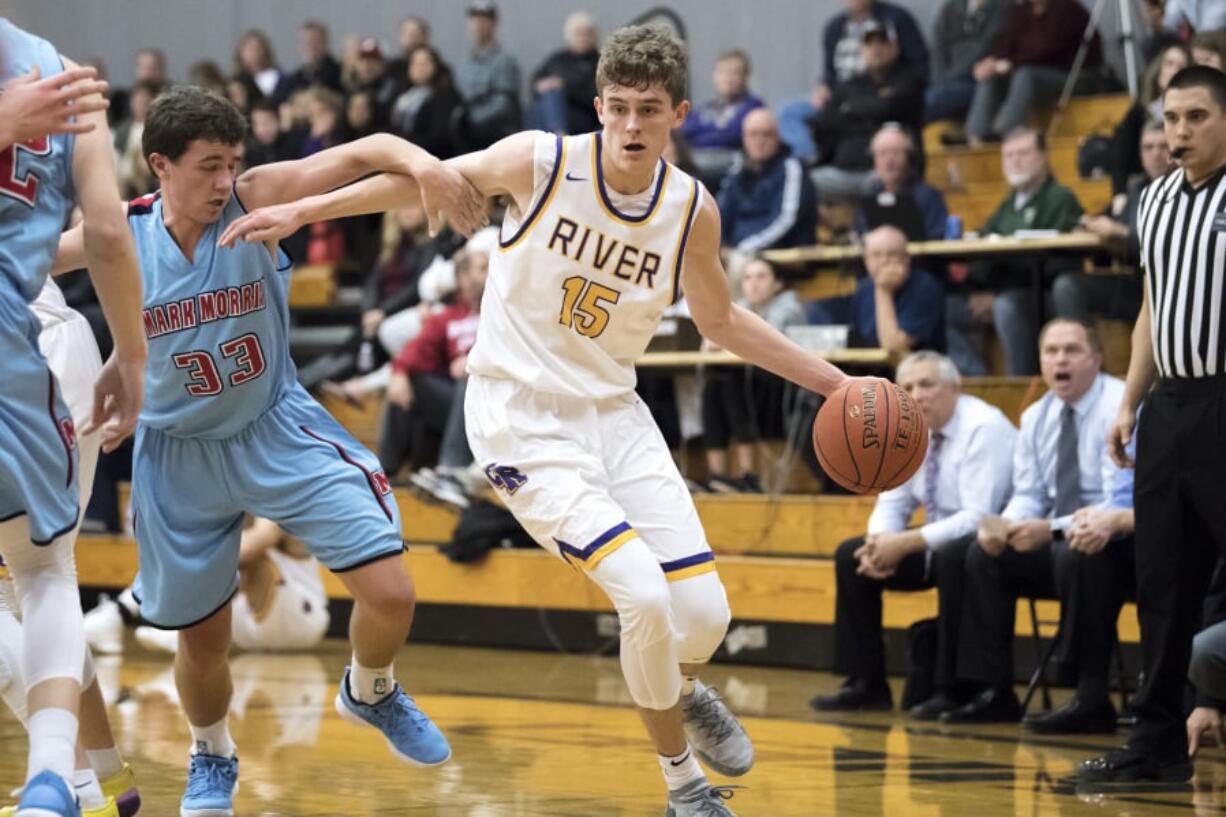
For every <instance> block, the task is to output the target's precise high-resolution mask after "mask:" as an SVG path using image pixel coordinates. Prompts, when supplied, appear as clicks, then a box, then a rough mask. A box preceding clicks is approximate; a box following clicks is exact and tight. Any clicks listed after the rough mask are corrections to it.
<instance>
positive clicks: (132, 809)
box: [87, 763, 140, 817]
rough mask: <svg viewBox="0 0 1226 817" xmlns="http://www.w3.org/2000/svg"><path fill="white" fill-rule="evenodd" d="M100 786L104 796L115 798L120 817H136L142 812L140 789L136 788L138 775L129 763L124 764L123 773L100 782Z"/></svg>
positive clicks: (120, 772)
mask: <svg viewBox="0 0 1226 817" xmlns="http://www.w3.org/2000/svg"><path fill="white" fill-rule="evenodd" d="M98 785H99V786H101V787H102V793H103V795H105V796H107V797H112V798H114V800H115V806H116V807H117V808H118V809H119V817H135V815H136V813H137V812H138V811H140V789H138V788H137V787H136V775H135V774H133V773H132V767H131V766H129V765H128V764H127V763H125V764H123V769H122V770H121V771H119V772H116V773H115V774H113V775H111V776H110V777H108V778H106V779H105V780H99V781H98ZM87 813H88V812H87Z"/></svg>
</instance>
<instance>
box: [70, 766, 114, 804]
mask: <svg viewBox="0 0 1226 817" xmlns="http://www.w3.org/2000/svg"><path fill="white" fill-rule="evenodd" d="M72 782H73V785H74V788H76V790H77V798H78V799H79V800H80V801H81V808H95V809H96V808H102V807H103V806H105V805H106V796H105V795H103V793H102V787H101V786H100V785H98V775H96V774H94V770H93V769H77V772H76V774H75V775H73V781H72Z"/></svg>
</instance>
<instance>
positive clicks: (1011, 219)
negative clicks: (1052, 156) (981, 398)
mask: <svg viewBox="0 0 1226 817" xmlns="http://www.w3.org/2000/svg"><path fill="white" fill-rule="evenodd" d="M1001 160H1002V164H1003V166H1004V176H1005V180H1006V181H1007V182H1008V184H1009V193H1008V195H1007V196H1005V199H1004V201H1002V202H1001V203H1000V206H999V207H997V208H996V212H994V213H993V214H992V215H991V217H989V218H988V220H987V222H986V223H985V224H984V225H983V228H982V229H981V230H980V232H981V233H982V234H983V235H1013V234H1014V233H1015V232H1018V231H1019V230H1057V231H1059V232H1068V231H1069V230H1072V229H1073V228H1074V227H1076V226H1077V225H1078V223H1079V221H1080V219H1081V214H1082V209H1081V204H1080V203H1079V202H1078V201H1077V197H1076V196H1075V195H1074V194H1073V191H1071V190H1069V189H1068V188H1067V187H1064V186H1063V185H1061V184H1060V183H1059V182H1057V181H1056V179H1055V177H1054V176H1052V173H1051V167H1050V165H1049V164H1048V156H1047V140H1046V139H1045V138H1044V136H1043V133H1042V132H1041V131H1037V130H1035V129H1033V128H1018V129H1016V130H1014V131H1013V132H1011V133H1010V134H1008V135H1007V136H1006V137H1005V140H1004V142H1003V143H1002V144H1001ZM1038 263H1039V260H1038V259H1035V258H1029V259H1027V258H1011V257H1009V256H994V257H993V258H992V259H991V260H979V261H975V262H973V263H972V264H971V265H970V270H969V272H968V274H967V277H966V280H965V282H963V286H962V288H961V290H960V291H956V292H951V293H950V294H949V296H948V297H947V298H946V312H947V317H948V320H949V329H948V331H949V356H950V357H952V358H953V359H954V362H955V363H957V364H958V369H959V370H960V371H962V372H963V373H965V374H968V375H971V376H975V377H977V376H982V375H985V374H987V366H986V364H985V363H984V356H983V351H982V350H983V346H984V340H985V338H984V330H985V329H986V328H987V327H988V326H994V327H995V329H996V334H997V336H998V337H999V338H1000V343H1001V346H1002V347H1004V353H1005V373H1006V374H1008V375H1030V374H1034V373H1035V372H1036V371H1038V361H1037V360H1036V344H1035V338H1036V337H1037V335H1038V327H1037V325H1036V323H1037V320H1038V318H1037V316H1036V315H1035V309H1036V306H1037V305H1036V304H1035V303H1034V301H1035V298H1034V294H1033V289H1032V287H1033V283H1034V278H1033V276H1034V275H1036V274H1038V273H1037V272H1036V271H1035V270H1036V266H1035V265H1036V264H1038ZM1069 265H1072V266H1073V267H1078V266H1079V262H1075V261H1067V262H1064V263H1063V265H1061V264H1060V263H1059V262H1057V263H1048V264H1047V266H1046V267H1045V268H1044V272H1045V273H1046V274H1047V278H1048V279H1051V278H1055V277H1056V276H1058V275H1059V274H1060V272H1061V271H1062V270H1063V269H1066V268H1068V266H1069Z"/></svg>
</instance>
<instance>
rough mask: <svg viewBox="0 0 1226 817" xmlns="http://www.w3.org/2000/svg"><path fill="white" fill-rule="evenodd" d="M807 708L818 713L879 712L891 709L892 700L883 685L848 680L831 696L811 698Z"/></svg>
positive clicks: (888, 690)
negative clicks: (809, 707)
mask: <svg viewBox="0 0 1226 817" xmlns="http://www.w3.org/2000/svg"><path fill="white" fill-rule="evenodd" d="M809 706H811V707H812V708H814V709H816V710H817V711H818V712H850V711H873V710H878V711H880V710H889V709H893V708H894V699H893V698H891V697H890V688H889V687H887V686H885V685H884V684H881V685H872V686H870V685H869V684H868V682H867V681H859V680H850V679H849V680H848V681H847V682H846V683H844V684H843V686H842V688H841V689H839V691H838V692H836V693H834V694H833V695H815V696H813V698H811V699H810V700H809Z"/></svg>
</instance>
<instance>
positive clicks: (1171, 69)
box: [1111, 44, 1192, 215]
mask: <svg viewBox="0 0 1226 817" xmlns="http://www.w3.org/2000/svg"><path fill="white" fill-rule="evenodd" d="M1191 64H1192V55H1191V53H1190V52H1189V51H1188V48H1187V46H1184V45H1181V44H1176V45H1172V46H1169V47H1167V48H1166V49H1165V50H1163V51H1162V52H1161V53H1160V54H1159V55H1158V56H1156V57H1154V59H1153V60H1152V61H1151V62H1150V63H1149V66H1148V67H1147V68H1146V69H1145V76H1144V78H1143V79H1142V81H1141V98H1140V99H1138V100H1137V101H1136V102H1134V103H1133V104H1132V107H1131V108H1129V109H1128V113H1126V114H1125V115H1124V118H1123V119H1122V120H1121V121H1120V124H1119V125H1117V126H1116V128H1115V133H1114V134H1113V135H1112V137H1111V142H1112V144H1111V156H1112V159H1111V193H1112V195H1113V197H1114V198H1113V200H1112V206H1111V211H1112V213H1113V214H1117V215H1118V214H1119V213H1120V212H1122V211H1123V207H1124V197H1125V195H1126V194H1127V188H1128V182H1129V181H1131V180H1132V179H1133V178H1134V177H1135V176H1138V175H1141V174H1143V173H1144V168H1143V167H1142V166H1141V154H1140V153H1139V152H1138V151H1137V145H1138V144H1140V142H1141V130H1142V128H1144V127H1145V123H1146V122H1152V121H1157V122H1161V121H1162V95H1163V93H1164V92H1165V91H1166V86H1167V84H1168V83H1169V82H1170V81H1171V77H1173V76H1175V74H1176V73H1178V72H1179V71H1182V70H1183V69H1184V68H1187V67H1188V66H1189V65H1191Z"/></svg>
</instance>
